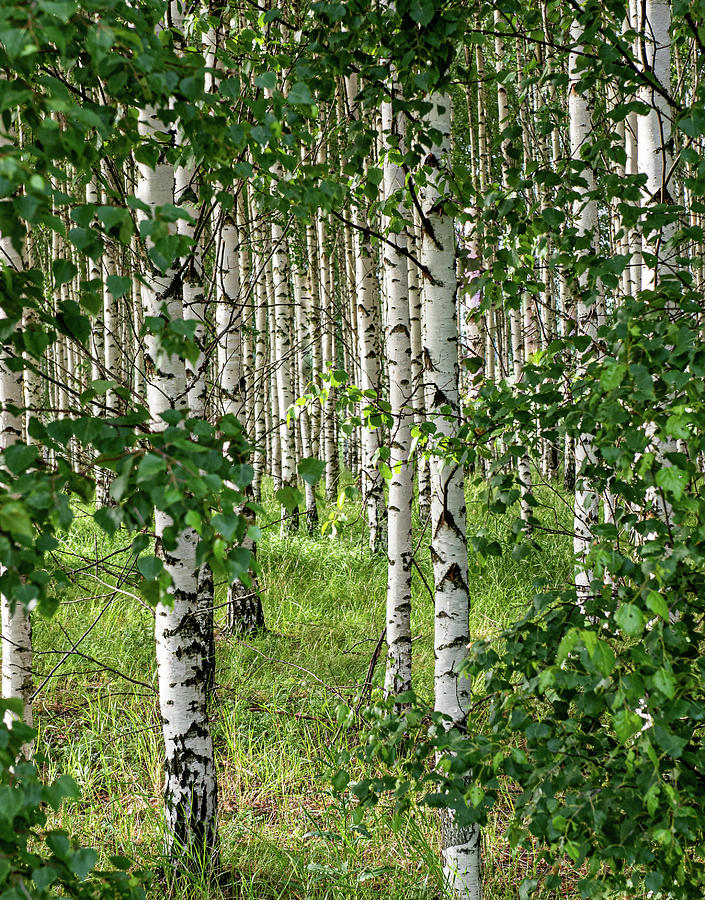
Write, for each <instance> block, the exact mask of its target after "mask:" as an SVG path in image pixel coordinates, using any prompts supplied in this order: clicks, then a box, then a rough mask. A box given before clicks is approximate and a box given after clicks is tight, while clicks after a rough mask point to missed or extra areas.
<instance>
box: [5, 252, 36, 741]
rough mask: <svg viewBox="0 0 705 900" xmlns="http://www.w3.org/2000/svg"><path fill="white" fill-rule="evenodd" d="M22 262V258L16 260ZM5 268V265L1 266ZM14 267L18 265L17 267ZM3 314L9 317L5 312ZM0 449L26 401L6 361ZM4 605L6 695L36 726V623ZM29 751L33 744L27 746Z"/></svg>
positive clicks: (12, 435) (17, 425) (15, 429)
mask: <svg viewBox="0 0 705 900" xmlns="http://www.w3.org/2000/svg"><path fill="white" fill-rule="evenodd" d="M0 242H1V243H0V253H1V255H2V258H3V261H4V263H5V264H7V260H8V258H10V259H13V258H14V257H16V256H17V255H16V254H15V252H14V250H13V248H12V247H11V246H10V242H9V241H8V240H6V239H3V238H0ZM15 261H16V262H17V263H20V264H21V260H20V259H19V258H17V259H15ZM0 268H2V266H0ZM13 268H14V266H13ZM0 317H2V318H5V316H4V313H2V314H0ZM0 394H1V396H0V401H1V402H2V408H1V409H0V450H5V449H6V448H7V447H9V446H10V445H11V444H14V443H15V442H16V441H18V440H22V415H21V414H20V415H15V414H14V413H13V412H11V411H10V410H9V409H8V406H16V407H18V408H19V409H21V408H22V406H23V404H24V392H23V377H22V370H20V371H19V372H12V371H10V369H8V368H7V367H6V366H5V365H4V364H0ZM0 606H1V607H2V696H3V697H4V698H6V699H7V698H10V697H16V698H17V699H19V700H21V701H22V703H23V704H24V706H23V711H22V718H23V720H24V722H25V723H26V724H27V725H29V726H30V727H31V725H32V693H33V690H34V687H33V681H32V623H31V619H30V615H29V613H28V612H27V611H26V610H25V609H24V607H23V606H22V605H21V604H19V603H17V604H15V607H14V609H13V608H12V604H11V602H10V598H9V597H5V596H3V597H2V598H0ZM12 718H13V717H12V715H11V714H10V713H7V714H6V716H5V722H6V724H7V725H10V724H11V722H12ZM25 749H26V751H27V752H29V750H30V749H31V748H30V747H27V748H25Z"/></svg>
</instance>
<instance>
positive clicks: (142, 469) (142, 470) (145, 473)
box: [137, 453, 166, 484]
mask: <svg viewBox="0 0 705 900" xmlns="http://www.w3.org/2000/svg"><path fill="white" fill-rule="evenodd" d="M162 472H166V460H164V459H163V458H162V457H161V456H157V455H156V454H155V453H145V455H144V457H143V458H142V460H141V462H140V464H139V466H138V467H137V483H138V484H143V483H144V482H145V481H152V479H153V478H155V477H156V476H157V475H161V474H162Z"/></svg>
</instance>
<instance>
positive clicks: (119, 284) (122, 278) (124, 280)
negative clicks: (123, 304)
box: [105, 275, 132, 299]
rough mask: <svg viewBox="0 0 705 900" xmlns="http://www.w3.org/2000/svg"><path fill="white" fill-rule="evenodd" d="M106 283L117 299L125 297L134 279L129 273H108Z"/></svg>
mask: <svg viewBox="0 0 705 900" xmlns="http://www.w3.org/2000/svg"><path fill="white" fill-rule="evenodd" d="M105 284H106V287H107V288H108V290H109V291H110V293H111V294H112V295H113V297H115V298H116V299H117V298H119V297H124V296H125V294H127V293H128V292H129V290H130V288H131V287H132V279H131V278H129V277H128V276H127V275H108V277H107V278H106V279H105Z"/></svg>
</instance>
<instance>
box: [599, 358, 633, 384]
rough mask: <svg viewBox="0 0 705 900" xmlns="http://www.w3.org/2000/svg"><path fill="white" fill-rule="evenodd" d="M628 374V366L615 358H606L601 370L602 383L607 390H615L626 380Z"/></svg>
mask: <svg viewBox="0 0 705 900" xmlns="http://www.w3.org/2000/svg"><path fill="white" fill-rule="evenodd" d="M626 374H627V367H626V366H623V365H621V364H620V363H617V362H615V361H614V360H610V359H606V360H605V361H604V364H603V369H602V371H601V372H600V384H601V385H602V387H603V388H604V389H605V390H606V391H613V390H615V388H618V387H619V386H620V384H621V383H622V382H623V381H624V379H625V377H626Z"/></svg>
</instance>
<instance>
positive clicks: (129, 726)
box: [35, 479, 571, 900]
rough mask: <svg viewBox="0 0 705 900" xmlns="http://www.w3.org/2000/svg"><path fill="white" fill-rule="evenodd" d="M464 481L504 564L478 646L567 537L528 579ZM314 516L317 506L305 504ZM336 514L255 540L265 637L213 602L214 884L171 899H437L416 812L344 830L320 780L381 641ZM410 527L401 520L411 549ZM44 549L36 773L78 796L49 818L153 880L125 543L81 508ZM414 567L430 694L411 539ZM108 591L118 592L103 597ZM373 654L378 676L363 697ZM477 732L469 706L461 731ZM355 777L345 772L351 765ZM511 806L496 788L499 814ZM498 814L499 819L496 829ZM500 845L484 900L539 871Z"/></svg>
mask: <svg viewBox="0 0 705 900" xmlns="http://www.w3.org/2000/svg"><path fill="white" fill-rule="evenodd" d="M468 485H469V486H468V491H467V493H468V519H469V523H470V527H471V528H473V529H477V528H479V527H480V526H481V524H482V523H485V524H487V525H488V527H489V529H490V530H491V533H492V537H493V538H494V539H496V540H498V542H499V543H500V545H503V550H502V553H501V555H500V556H497V557H489V558H488V560H487V561H486V563H485V564H484V565H483V566H481V567H478V570H477V571H476V572H475V573H473V575H472V576H471V590H472V605H471V612H470V634H471V636H472V637H473V638H476V637H492V636H496V635H498V634H499V633H500V632H501V630H502V629H503V628H504V627H505V626H506V625H508V624H510V623H511V622H512V621H514V620H515V619H516V618H518V616H519V615H520V614H522V613H523V612H524V611H525V609H526V607H527V606H528V605H529V604H530V602H531V597H532V595H533V593H534V589H535V588H534V579H540V580H541V581H542V582H546V583H549V584H551V585H553V586H561V585H564V584H565V583H567V582H569V581H570V577H571V543H570V540H569V537H568V536H567V534H559V535H553V536H551V537H550V538H549V539H548V540H547V541H546V542H545V544H544V548H543V550H542V551H541V552H537V553H536V554H535V555H534V556H533V557H532V562H531V565H530V566H527V565H526V562H525V561H522V562H517V561H515V560H514V559H512V556H511V552H510V549H511V547H510V545H509V543H508V542H507V540H506V534H505V531H506V530H507V529H508V526H509V523H511V521H512V518H511V516H508V517H507V519H506V520H503V519H501V518H499V517H497V518H493V519H491V520H490V521H489V522H487V521H486V519H487V516H486V510H485V509H483V504H482V502H481V500H480V499H479V494H478V491H477V490H476V489H474V488H473V487H472V484H471V479H469V481H468ZM552 493H553V491H552V490H551V489H548V488H546V489H544V490H543V491H542V490H541V489H539V491H538V496H539V498H540V499H544V500H548V499H549V497H550V495H551V494H552ZM263 504H264V507H265V511H266V514H265V517H264V518H265V520H266V518H269V519H270V520H273V519H275V518H276V514H277V507H276V503H275V502H274V499H273V496H272V489H271V482H269V481H268V482H266V484H265V494H264V498H263ZM319 505H320V507H321V509H322V510H323V509H324V508H325V501H324V500H323V499H322V498H320V497H319ZM344 513H345V516H346V518H347V520H348V521H349V523H350V524H349V525H348V526H347V527H345V528H343V529H342V530H341V531H340V533H339V534H338V535H337V536H336V537H333V538H331V537H318V538H311V537H308V536H303V535H285V536H282V535H280V533H279V529H278V528H277V527H276V526H273V527H271V526H270V527H266V526H265V527H264V528H263V537H262V540H261V542H260V544H259V547H258V561H259V565H260V567H261V584H262V592H263V602H264V609H265V615H266V617H267V622H268V630H267V631H266V632H264V633H263V634H261V635H253V636H249V637H247V638H238V637H237V636H232V635H229V634H227V633H226V632H225V631H224V624H225V609H224V605H223V601H224V597H225V590H224V585H220V586H219V587H217V589H216V613H215V615H216V628H215V634H216V642H217V658H218V668H217V674H216V685H215V689H214V691H213V695H212V698H211V717H212V727H213V738H214V743H215V750H216V759H217V764H218V769H219V773H218V774H219V791H220V804H221V806H220V808H221V825H220V836H221V842H222V857H223V870H224V871H223V874H222V876H221V877H220V880H219V883H218V884H216V885H214V884H212V883H209V879H208V878H206V877H203V873H201V876H202V877H201V878H199V876H198V867H196V874H194V873H192V874H191V875H190V876H189V878H188V879H187V880H186V882H182V883H180V884H179V883H177V884H172V885H171V889H170V890H171V893H169V894H168V895H169V896H175V897H191V896H194V897H196V896H200V897H203V896H209V897H210V896H212V897H215V898H218V897H225V898H230V897H238V898H243V900H250V898H252V900H254V898H259V900H278V898H284V897H287V898H295V900H299V898H301V900H305V898H312V900H313V898H315V900H319V898H321V900H323V898H326V897H335V898H338V897H340V898H347V897H349V898H353V897H361V898H366V897H369V898H373V897H378V896H380V894H383V895H384V896H387V897H393V898H394V900H405V898H409V900H412V898H433V897H439V896H441V895H442V893H443V877H442V872H441V870H440V867H439V863H438V842H439V836H438V821H437V820H436V819H435V818H434V817H433V816H432V815H431V813H430V812H429V811H425V812H424V813H422V814H421V815H417V816H415V817H402V816H395V815H394V813H393V811H392V809H391V805H390V804H382V805H381V807H380V808H378V809H377V810H375V812H374V813H372V814H370V815H369V816H368V817H367V818H366V819H365V820H364V823H363V825H362V826H360V827H355V826H354V825H353V821H352V817H351V815H350V811H351V810H350V804H349V801H346V800H345V799H343V798H341V797H340V796H338V795H336V794H335V793H334V792H333V791H332V790H331V787H330V783H329V781H328V779H327V776H328V777H329V776H330V775H331V773H332V771H333V770H334V765H335V755H336V754H335V753H334V752H333V749H332V748H335V750H336V752H337V750H339V749H340V748H341V747H347V748H348V749H350V750H353V749H354V748H355V747H356V746H357V744H358V743H359V741H360V740H361V731H362V729H363V728H364V725H365V707H366V705H367V703H368V702H370V700H371V699H375V698H378V697H379V696H380V690H381V685H382V681H383V674H384V652H383V650H382V652H381V654H380V646H378V644H379V642H380V637H381V634H382V631H383V629H384V621H385V609H384V607H385V587H386V558H385V557H384V555H383V554H378V555H376V556H373V555H371V554H370V551H369V549H368V546H367V541H366V536H365V534H364V528H363V524H362V522H361V521H360V517H359V503H357V502H354V501H348V503H347V504H346V506H345V508H344ZM568 516H569V511H568V510H567V507H566V513H565V515H564V516H563V519H561V518H559V519H558V521H557V522H556V519H555V516H554V512H553V509H552V508H546V509H545V511H544V517H545V519H546V521H547V522H548V521H550V522H551V524H552V526H553V527H555V526H556V525H559V526H561V525H562V526H567V524H568ZM420 528H421V526H420V524H419V522H418V520H416V523H415V529H414V533H415V536H416V538H417V539H418V537H419V533H420ZM60 541H61V548H60V551H58V553H59V556H60V558H61V561H62V565H63V566H64V567H65V570H66V572H67V574H68V575H69V577H70V578H71V580H72V581H73V582H74V584H73V586H72V588H71V589H70V590H68V591H67V592H66V594H65V596H64V597H63V598H62V605H61V606H60V608H59V610H58V611H57V613H56V614H55V615H54V617H53V618H52V619H37V620H36V623H35V647H36V651H35V652H36V654H37V675H36V678H37V683H38V684H39V685H41V684H42V682H43V681H44V679H45V678H46V677H47V676H48V675H49V674H50V673H52V669H53V668H55V667H56V664H57V662H58V661H59V659H61V656H60V650H59V649H58V648H66V649H67V650H70V649H71V648H72V647H75V649H76V650H77V651H79V652H78V653H75V654H72V655H69V656H67V658H66V659H65V660H64V661H63V662H62V664H61V666H60V667H59V668H57V669H56V671H55V672H53V673H52V674H51V677H50V678H48V680H47V682H46V684H45V685H44V686H43V687H42V688H41V692H40V693H39V695H38V697H37V699H36V701H35V712H36V718H37V727H38V729H39V735H38V741H39V742H40V744H41V746H42V747H43V749H44V752H45V753H46V756H47V762H46V764H45V767H44V774H45V775H46V776H47V778H49V779H50V778H53V777H56V776H57V775H60V774H64V773H68V774H70V775H71V776H72V777H73V778H74V779H75V780H76V782H77V783H78V785H79V787H80V789H81V798H80V800H76V801H69V802H67V803H65V804H64V806H63V807H62V810H61V814H60V815H59V816H58V817H57V823H58V824H60V827H62V828H65V829H66V830H67V831H68V832H69V833H71V834H73V835H75V836H76V837H77V838H78V839H79V840H80V842H81V843H82V844H84V845H87V846H92V847H95V848H96V849H98V850H99V852H100V854H101V856H102V857H103V860H105V859H107V857H108V856H109V855H111V854H112V855H121V856H126V857H131V858H132V859H134V861H135V863H136V864H137V865H138V866H142V867H146V868H149V869H151V870H153V871H155V872H159V871H160V869H162V867H163V864H164V860H163V858H162V848H163V836H162V835H161V829H162V823H163V819H162V815H161V803H162V792H163V775H162V752H163V751H162V749H161V746H160V729H161V724H160V722H159V713H158V706H157V696H156V664H155V657H154V642H153V640H152V627H153V626H152V619H153V612H152V610H151V609H149V608H148V607H146V606H145V605H144V604H143V603H140V601H139V599H138V595H137V592H136V589H135V584H134V582H135V576H134V570H133V566H134V556H133V555H132V554H131V553H130V549H129V547H130V542H129V541H128V540H126V539H125V536H124V535H123V534H121V533H117V534H116V535H114V536H112V537H111V538H108V537H106V536H105V535H104V534H100V533H98V532H96V530H95V528H94V527H93V525H92V517H91V516H90V515H88V514H87V513H86V512H82V511H81V510H80V509H79V510H77V515H76V519H75V521H74V524H73V526H72V528H71V530H70V531H69V532H67V533H66V534H64V535H61V536H60ZM417 543H418V540H417ZM416 562H417V563H418V567H419V569H420V572H419V571H418V570H416V569H415V571H414V578H413V595H412V596H413V609H414V613H413V615H412V632H413V653H414V665H415V667H416V669H415V671H416V680H415V685H414V687H415V689H416V691H417V692H418V693H419V695H420V696H422V697H426V698H429V697H432V694H433V602H432V597H431V596H429V590H428V582H429V580H430V579H431V578H432V572H431V567H430V559H429V554H428V548H427V546H426V547H424V545H423V544H420V547H419V550H418V552H417V556H416ZM116 585H119V587H120V588H121V590H122V591H124V592H125V593H123V594H121V593H117V592H116V593H113V592H112V591H111V588H113V589H114V587H115V586H116ZM129 594H132V595H133V596H129ZM78 604H80V609H81V615H80V617H77V616H76V614H75V613H76V605H78ZM94 622H95V623H96V624H95V626H94V627H93V628H91V630H90V631H89V633H88V634H87V635H86V636H85V637H82V636H83V634H84V632H85V631H86V630H87V629H88V626H90V625H92V624H93V623H94ZM81 638H82V639H81ZM79 640H80V642H79ZM375 648H376V650H377V653H376V654H375ZM374 655H376V657H377V666H376V667H375V674H374V676H373V679H372V683H371V684H368V682H367V679H368V672H369V669H370V662H371V661H372V658H373V656H374ZM108 667H109V668H108ZM118 673H121V675H123V676H127V677H126V678H123V677H120V675H119V674H118ZM127 679H133V680H134V682H138V683H133V682H130V681H128V680H127ZM344 706H348V707H352V708H353V709H355V708H357V713H356V716H355V718H354V722H353V724H352V725H351V726H347V724H345V723H344V724H343V725H341V724H340V722H339V718H341V717H340V716H339V715H338V711H339V709H341V708H342V707H344ZM482 723H483V716H482V711H481V710H479V711H478V714H477V715H475V716H473V720H472V726H473V727H478V726H479V727H481V726H482ZM351 774H352V775H353V777H354V776H355V774H358V775H360V776H361V775H362V774H363V769H362V768H360V769H358V772H357V773H356V772H355V771H353V772H352V773H351ZM364 774H367V775H369V774H370V772H369V771H367V772H364ZM511 802H512V798H511V795H510V794H509V793H508V794H507V795H506V797H505V803H506V804H511ZM506 813H507V810H506V808H505V809H503V807H502V806H499V807H498V808H497V810H496V811H495V816H499V817H501V816H502V815H506ZM500 833H501V830H500V829H498V828H496V827H495V828H493V827H492V826H489V827H488V828H487V829H486V832H485V845H486V849H485V867H486V871H485V878H486V883H485V889H486V892H487V893H486V897H487V898H488V900H502V898H505V897H514V896H516V893H515V887H513V885H515V884H516V883H517V877H518V881H521V879H522V878H523V877H530V876H532V875H534V874H535V861H534V860H533V859H532V858H531V857H530V856H527V855H526V854H517V853H513V852H512V851H511V850H510V848H509V846H508V844H506V843H505V842H503V841H501V840H500V839H499V836H500ZM162 871H163V870H162ZM566 883H567V884H568V883H569V882H566ZM166 889H167V888H166V886H165V881H164V878H162V879H157V880H156V881H155V882H154V884H153V887H152V893H151V895H150V896H154V897H160V896H164V891H165V890H166ZM539 896H540V895H539Z"/></svg>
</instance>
